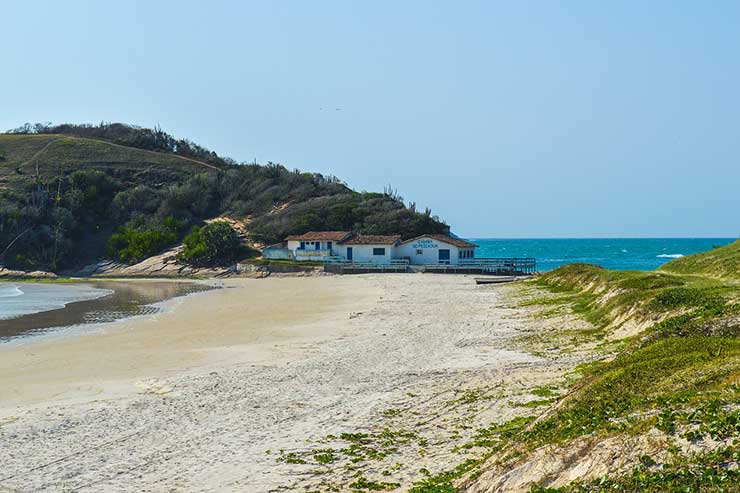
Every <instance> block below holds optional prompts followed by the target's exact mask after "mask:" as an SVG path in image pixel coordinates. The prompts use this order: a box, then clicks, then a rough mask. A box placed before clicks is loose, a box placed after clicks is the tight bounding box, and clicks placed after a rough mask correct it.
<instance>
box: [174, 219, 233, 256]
mask: <svg viewBox="0 0 740 493" xmlns="http://www.w3.org/2000/svg"><path fill="white" fill-rule="evenodd" d="M183 243H184V245H185V248H184V249H183V251H182V253H180V255H179V258H180V260H182V261H184V262H187V263H189V264H192V265H218V264H220V265H223V264H226V263H230V262H233V261H234V260H236V259H237V257H239V256H240V255H242V254H246V253H248V251H247V249H246V247H242V245H241V243H240V241H239V237H238V236H237V234H236V231H234V229H233V228H232V227H231V226H229V225H228V224H226V223H224V222H214V223H210V224H206V225H205V226H202V227H198V226H194V227H193V229H192V230H191V231H190V234H188V235H187V236H186V237H185V239H184V240H183Z"/></svg>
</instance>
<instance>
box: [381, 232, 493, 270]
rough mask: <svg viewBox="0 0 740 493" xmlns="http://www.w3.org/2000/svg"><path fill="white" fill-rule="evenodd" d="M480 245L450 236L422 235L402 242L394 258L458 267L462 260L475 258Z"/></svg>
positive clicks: (415, 263)
mask: <svg viewBox="0 0 740 493" xmlns="http://www.w3.org/2000/svg"><path fill="white" fill-rule="evenodd" d="M476 248H478V245H476V244H474V243H470V242H469V241H465V240H462V239H460V238H455V237H454V236H450V235H440V234H431V235H421V236H417V237H416V238H411V239H410V240H406V241H404V242H401V244H399V245H398V246H397V247H396V249H395V254H394V258H399V259H407V260H408V261H409V263H410V264H414V265H418V264H420V265H430V264H448V265H457V264H458V263H459V261H460V260H471V259H473V258H475V249H476Z"/></svg>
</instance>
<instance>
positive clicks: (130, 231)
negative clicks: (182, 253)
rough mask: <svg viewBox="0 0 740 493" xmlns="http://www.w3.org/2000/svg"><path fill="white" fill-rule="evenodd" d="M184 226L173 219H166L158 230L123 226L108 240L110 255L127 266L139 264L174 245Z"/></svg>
mask: <svg viewBox="0 0 740 493" xmlns="http://www.w3.org/2000/svg"><path fill="white" fill-rule="evenodd" d="M182 226H183V223H182V222H181V221H178V220H176V219H174V218H172V217H167V218H165V220H164V222H163V224H162V225H161V226H159V227H156V228H149V229H139V228H136V227H133V226H130V225H129V226H122V227H120V228H118V230H117V231H116V232H115V233H113V235H111V237H110V239H109V240H108V255H110V256H111V257H114V258H116V259H117V260H118V261H120V262H124V263H127V264H133V263H136V262H139V261H141V260H144V259H145V258H147V257H151V256H152V255H156V254H158V253H159V252H161V251H162V250H164V249H165V248H167V247H168V246H170V245H172V244H174V243H175V242H176V241H177V238H178V236H179V234H178V233H179V231H180V229H182Z"/></svg>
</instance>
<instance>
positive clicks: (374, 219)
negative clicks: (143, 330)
mask: <svg viewBox="0 0 740 493" xmlns="http://www.w3.org/2000/svg"><path fill="white" fill-rule="evenodd" d="M0 155H2V156H3V159H1V160H0V184H2V185H0V265H5V266H7V267H10V268H15V269H23V270H36V269H39V270H52V271H57V272H58V271H60V270H61V271H63V270H66V269H74V268H76V267H80V266H82V265H85V264H86V263H91V262H94V261H96V260H98V259H100V258H102V257H109V258H114V259H116V260H119V261H122V262H127V263H131V262H136V261H139V260H141V259H143V258H146V257H147V256H150V255H153V254H156V253H159V252H161V251H163V250H164V249H166V248H169V247H171V246H173V245H175V244H177V243H179V242H181V241H182V240H183V239H184V237H185V235H186V234H188V232H189V231H191V229H192V228H193V227H194V226H197V227H201V226H203V225H204V224H205V222H206V220H209V219H212V218H217V217H220V216H228V217H231V218H236V219H239V220H244V223H245V224H248V234H247V236H246V238H245V240H246V242H247V243H257V244H259V243H262V244H270V243H275V242H278V241H281V240H282V239H283V238H284V237H285V236H287V235H290V234H300V233H304V232H306V231H308V230H312V229H313V230H354V231H358V232H361V233H367V234H392V233H401V234H402V235H403V236H404V237H405V238H409V237H413V236H417V235H419V234H421V233H424V232H427V233H430V232H438V233H441V232H445V231H447V229H448V228H447V226H446V225H445V224H444V223H443V222H442V221H440V220H439V219H438V218H437V217H435V216H434V215H432V213H431V211H430V210H428V209H427V210H425V211H423V212H417V211H416V207H415V205H414V204H411V205H409V206H408V207H407V206H406V205H405V204H404V202H403V199H402V198H401V197H400V196H398V194H397V193H395V191H393V190H392V189H391V188H390V187H389V188H388V189H387V190H386V191H384V192H383V193H373V192H357V191H354V190H352V189H350V188H349V187H348V186H347V185H345V184H344V183H342V182H341V181H340V180H339V179H338V178H336V177H333V176H328V177H327V176H323V175H321V174H318V173H307V172H302V171H299V170H289V169H287V168H285V167H284V166H282V165H279V164H276V163H271V162H268V163H266V164H264V165H259V164H256V163H241V164H238V163H236V162H235V161H234V160H232V159H229V158H224V157H221V156H219V155H218V154H216V153H215V152H213V151H210V150H208V149H206V148H204V147H202V146H199V145H197V144H194V143H193V142H191V141H188V140H183V139H176V138H174V137H172V136H171V135H169V134H167V133H166V132H164V131H162V130H161V129H159V128H155V129H146V128H139V127H135V126H131V125H123V124H118V123H113V124H106V123H103V124H100V125H69V124H64V125H57V126H52V125H43V124H37V125H25V126H23V127H20V128H18V129H14V130H12V131H11V132H9V133H6V134H0ZM246 253H247V254H249V251H246ZM195 258H196V257H193V259H195Z"/></svg>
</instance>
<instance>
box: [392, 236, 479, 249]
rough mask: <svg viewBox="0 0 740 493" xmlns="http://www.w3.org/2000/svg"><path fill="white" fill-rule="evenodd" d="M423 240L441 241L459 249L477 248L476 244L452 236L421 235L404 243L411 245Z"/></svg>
mask: <svg viewBox="0 0 740 493" xmlns="http://www.w3.org/2000/svg"><path fill="white" fill-rule="evenodd" d="M422 238H431V239H433V240H437V241H441V242H443V243H447V244H448V245H454V246H456V247H458V248H473V247H477V246H478V245H476V244H475V243H470V242H469V241H465V240H463V239H462V238H455V237H453V236H450V235H436V234H435V235H420V236H417V237H416V238H411V239H409V240H406V241H404V242H403V243H411V242H413V241H417V240H420V239H422Z"/></svg>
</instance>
